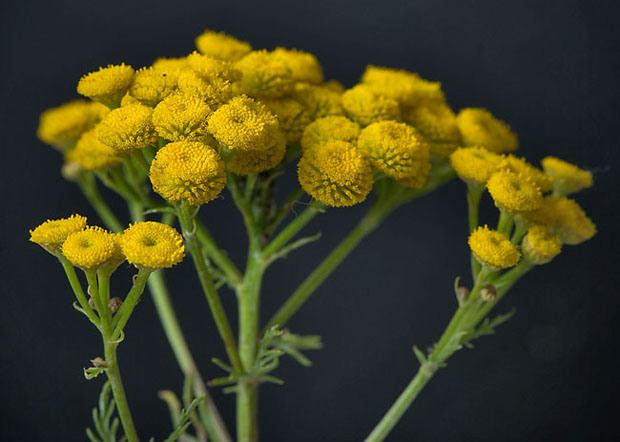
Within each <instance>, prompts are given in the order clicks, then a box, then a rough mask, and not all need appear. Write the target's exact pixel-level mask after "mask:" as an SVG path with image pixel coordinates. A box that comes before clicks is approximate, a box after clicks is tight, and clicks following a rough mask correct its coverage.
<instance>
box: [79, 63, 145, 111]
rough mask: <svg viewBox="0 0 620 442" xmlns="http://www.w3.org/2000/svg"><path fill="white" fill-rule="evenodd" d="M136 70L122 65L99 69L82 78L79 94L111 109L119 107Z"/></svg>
mask: <svg viewBox="0 0 620 442" xmlns="http://www.w3.org/2000/svg"><path fill="white" fill-rule="evenodd" d="M133 77H134V70H133V68H132V67H131V66H129V65H126V64H124V63H121V64H119V65H109V66H107V67H105V68H99V70H98V71H94V72H90V73H88V74H86V75H84V76H83V77H82V78H80V81H79V82H78V85H77V92H78V94H80V95H84V96H85V97H88V98H90V99H92V100H94V101H98V102H100V103H103V104H105V105H106V106H108V107H110V108H114V107H117V106H118V105H119V103H120V102H121V98H123V95H125V92H127V90H128V89H129V87H130V86H131V82H132V81H133Z"/></svg>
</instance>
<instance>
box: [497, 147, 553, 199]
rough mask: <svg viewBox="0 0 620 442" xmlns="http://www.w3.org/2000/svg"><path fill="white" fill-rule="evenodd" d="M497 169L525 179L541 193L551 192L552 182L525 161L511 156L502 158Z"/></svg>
mask: <svg viewBox="0 0 620 442" xmlns="http://www.w3.org/2000/svg"><path fill="white" fill-rule="evenodd" d="M498 168H500V169H508V170H510V171H512V172H515V173H518V174H521V175H523V176H525V177H527V178H528V179H529V180H530V181H532V182H533V183H534V184H536V185H537V186H538V188H539V189H540V190H541V191H542V192H547V191H549V190H551V187H552V186H553V182H552V180H551V178H549V177H548V176H547V175H545V174H544V172H543V171H542V170H540V169H539V168H537V167H536V166H534V165H532V164H530V163H528V162H527V161H526V160H525V159H523V158H519V157H516V156H514V155H512V154H509V155H506V156H504V157H502V161H501V163H500V164H499V166H498Z"/></svg>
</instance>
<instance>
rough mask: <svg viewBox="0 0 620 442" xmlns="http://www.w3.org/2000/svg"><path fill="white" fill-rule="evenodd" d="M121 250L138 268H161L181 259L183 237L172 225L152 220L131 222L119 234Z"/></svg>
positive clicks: (182, 255) (174, 263)
mask: <svg viewBox="0 0 620 442" xmlns="http://www.w3.org/2000/svg"><path fill="white" fill-rule="evenodd" d="M120 244H121V250H122V251H123V254H124V255H125V258H126V259H127V261H128V262H130V263H131V264H133V265H134V266H136V267H138V268H145V269H153V270H154V269H163V268H168V267H172V266H174V265H176V264H178V263H180V262H181V261H182V260H183V257H184V256H185V247H184V246H183V238H182V237H181V235H180V234H179V232H177V231H176V230H175V229H174V228H173V227H170V226H169V225H167V224H162V223H158V222H154V221H145V222H139V223H135V224H132V225H131V226H129V227H128V228H127V229H126V230H125V231H124V232H123V233H122V235H121V238H120Z"/></svg>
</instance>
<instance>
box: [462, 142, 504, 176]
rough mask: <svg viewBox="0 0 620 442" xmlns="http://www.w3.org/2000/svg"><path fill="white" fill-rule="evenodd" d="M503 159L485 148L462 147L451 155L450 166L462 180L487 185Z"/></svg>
mask: <svg viewBox="0 0 620 442" xmlns="http://www.w3.org/2000/svg"><path fill="white" fill-rule="evenodd" d="M501 161H502V157H501V156H500V155H498V154H496V153H495V152H490V151H488V150H486V149H485V148H484V147H477V146H474V147H460V148H458V149H456V150H455V151H454V152H452V153H451V154H450V164H452V168H453V169H454V171H455V172H456V174H457V175H458V177H459V178H460V179H462V180H463V181H465V182H469V183H477V184H486V182H487V181H488V180H489V178H490V177H491V175H492V174H493V173H494V172H495V171H496V170H497V167H498V166H499V164H500V163H501Z"/></svg>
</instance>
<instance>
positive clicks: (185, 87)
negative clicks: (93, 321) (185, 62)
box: [177, 69, 233, 108]
mask: <svg viewBox="0 0 620 442" xmlns="http://www.w3.org/2000/svg"><path fill="white" fill-rule="evenodd" d="M177 84H178V87H179V90H180V91H181V92H182V93H183V94H185V95H194V96H196V97H199V98H200V99H202V100H204V101H205V102H206V103H207V104H208V105H209V106H211V107H214V108H215V107H217V106H219V105H221V104H222V103H225V102H226V101H228V100H229V99H230V98H231V97H232V96H233V87H232V83H231V82H230V81H229V80H226V79H223V78H220V77H208V76H204V75H200V73H198V72H196V71H193V70H191V69H186V70H184V71H181V72H180V73H179V77H178V79H177Z"/></svg>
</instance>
